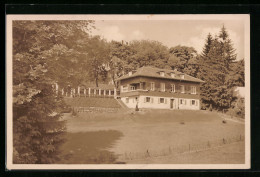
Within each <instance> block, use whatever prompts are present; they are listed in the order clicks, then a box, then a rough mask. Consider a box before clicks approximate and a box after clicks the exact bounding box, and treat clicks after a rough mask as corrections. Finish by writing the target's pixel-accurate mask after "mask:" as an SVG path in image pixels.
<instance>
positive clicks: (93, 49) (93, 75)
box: [86, 36, 109, 87]
mask: <svg viewBox="0 0 260 177" xmlns="http://www.w3.org/2000/svg"><path fill="white" fill-rule="evenodd" d="M86 52H87V54H86V57H87V65H88V72H89V76H90V79H92V80H94V81H95V83H96V86H97V87H98V80H99V78H100V77H102V78H103V80H106V77H107V70H108V68H107V64H108V63H109V45H108V43H107V42H106V41H105V40H103V39H101V38H100V37H99V36H94V37H92V38H90V39H89V42H88V43H87V44H86Z"/></svg>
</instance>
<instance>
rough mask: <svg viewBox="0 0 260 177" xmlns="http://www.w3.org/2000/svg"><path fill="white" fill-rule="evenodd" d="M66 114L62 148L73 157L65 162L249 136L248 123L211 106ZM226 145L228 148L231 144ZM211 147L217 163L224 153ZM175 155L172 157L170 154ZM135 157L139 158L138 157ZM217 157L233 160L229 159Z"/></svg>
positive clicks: (119, 158) (119, 159) (116, 159)
mask: <svg viewBox="0 0 260 177" xmlns="http://www.w3.org/2000/svg"><path fill="white" fill-rule="evenodd" d="M65 118H66V119H67V142H66V143H65V144H64V145H63V146H62V150H63V154H64V155H67V156H66V157H67V158H66V160H63V161H62V162H60V163H79V164H82V163H84V164H86V163H132V162H131V161H129V160H127V159H126V158H125V157H126V154H127V155H129V154H132V156H133V154H136V156H138V154H144V155H145V153H147V152H149V153H150V154H158V153H159V154H160V153H161V152H164V151H165V150H167V149H170V150H169V151H171V150H172V151H174V150H177V149H188V148H190V147H191V148H192V147H195V146H201V147H206V146H207V145H208V144H210V147H213V146H214V142H219V141H221V140H223V138H224V139H225V140H227V139H232V138H234V137H236V138H237V137H240V136H242V137H243V136H244V124H243V123H237V122H233V121H229V120H227V123H225V124H224V123H223V122H222V118H220V116H219V115H218V114H217V113H214V112H208V111H184V110H174V111H170V110H144V111H140V112H137V113H136V112H133V111H122V112H117V113H93V112H92V113H80V114H78V116H77V117H72V116H70V115H66V117H65ZM240 144H241V143H240ZM243 144H244V143H242V147H243ZM225 146H227V147H228V145H225ZM225 146H224V147H222V149H223V148H224V149H225ZM226 149H227V151H225V153H226V154H227V155H228V154H229V153H232V151H233V150H232V147H231V148H230V147H229V148H226ZM207 152H208V153H210V154H212V155H207V156H208V157H211V158H212V160H210V159H209V160H208V161H211V162H212V163H214V162H215V161H214V158H213V157H216V156H218V155H221V153H220V152H219V151H214V150H213V151H207ZM189 154H192V153H189ZM222 155H223V154H222ZM169 157H171V156H170V155H169V156H167V158H169ZM243 157H244V150H243V148H242V150H241V148H240V151H239V153H237V155H236V158H237V159H242V161H241V160H240V161H239V162H241V163H243V159H244V158H243ZM138 158H139V157H138ZM140 158H141V156H140ZM234 158H235V157H234ZM234 158H233V160H234ZM180 159H181V158H180ZM186 159H190V160H188V162H187V163H199V161H198V160H195V159H196V158H186ZM132 160H133V162H135V159H132ZM233 160H232V158H231V159H230V161H229V162H230V163H232V162H233ZM169 161H170V160H165V161H164V160H161V159H160V160H158V162H157V161H156V158H153V160H151V161H150V163H164V162H165V163H167V162H169ZM217 162H218V163H228V162H227V160H218V161H217ZM146 163H149V162H146ZM172 163H182V161H181V160H180V161H173V162H172ZM185 163H186V162H185Z"/></svg>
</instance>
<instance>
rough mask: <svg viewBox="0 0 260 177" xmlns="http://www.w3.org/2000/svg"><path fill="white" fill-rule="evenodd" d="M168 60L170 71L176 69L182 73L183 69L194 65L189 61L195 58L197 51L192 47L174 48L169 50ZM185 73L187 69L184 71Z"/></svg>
mask: <svg viewBox="0 0 260 177" xmlns="http://www.w3.org/2000/svg"><path fill="white" fill-rule="evenodd" d="M169 53H170V58H169V61H168V64H169V65H170V67H171V68H172V69H177V70H178V71H180V72H184V69H185V68H187V67H188V65H189V64H190V66H192V65H193V64H194V61H191V62H190V63H189V61H190V60H191V59H193V60H196V59H194V58H196V57H197V51H196V50H195V49H194V48H193V47H186V46H180V45H179V46H176V47H172V48H170V49H169ZM186 71H187V69H186Z"/></svg>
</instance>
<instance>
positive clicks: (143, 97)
mask: <svg viewBox="0 0 260 177" xmlns="http://www.w3.org/2000/svg"><path fill="white" fill-rule="evenodd" d="M117 82H118V86H119V88H120V98H121V100H122V102H123V103H124V104H125V105H126V106H127V107H129V108H135V107H136V105H138V108H155V109H191V110H199V109H200V83H202V82H204V81H202V80H200V79H197V78H194V77H192V76H189V75H187V74H184V73H181V72H178V71H176V70H168V69H159V68H155V67H150V66H146V67H142V68H139V69H137V70H136V71H131V72H129V73H128V74H127V75H124V76H122V77H120V78H118V79H117Z"/></svg>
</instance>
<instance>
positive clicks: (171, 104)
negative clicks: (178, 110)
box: [170, 99, 174, 109]
mask: <svg viewBox="0 0 260 177" xmlns="http://www.w3.org/2000/svg"><path fill="white" fill-rule="evenodd" d="M173 105H174V99H171V102H170V107H171V109H173Z"/></svg>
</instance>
